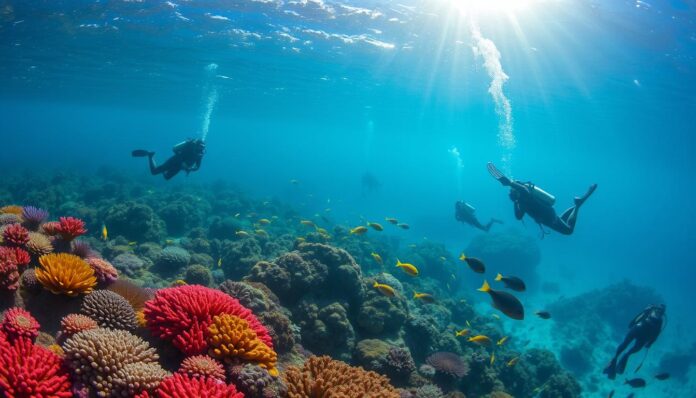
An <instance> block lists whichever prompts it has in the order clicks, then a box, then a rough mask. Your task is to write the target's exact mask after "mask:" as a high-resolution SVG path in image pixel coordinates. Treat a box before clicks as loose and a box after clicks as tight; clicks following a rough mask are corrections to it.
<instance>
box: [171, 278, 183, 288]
mask: <svg viewBox="0 0 696 398" xmlns="http://www.w3.org/2000/svg"><path fill="white" fill-rule="evenodd" d="M185 284H186V281H185V280H183V279H177V280H175V281H174V283H172V286H183V285H185Z"/></svg>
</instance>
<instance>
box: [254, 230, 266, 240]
mask: <svg viewBox="0 0 696 398" xmlns="http://www.w3.org/2000/svg"><path fill="white" fill-rule="evenodd" d="M254 233H255V234H256V235H257V236H260V237H263V238H268V232H266V231H264V230H263V229H257V230H256V231H254Z"/></svg>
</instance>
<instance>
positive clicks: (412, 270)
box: [396, 258, 418, 276]
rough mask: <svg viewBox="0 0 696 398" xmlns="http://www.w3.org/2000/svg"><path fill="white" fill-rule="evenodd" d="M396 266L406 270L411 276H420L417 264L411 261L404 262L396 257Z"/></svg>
mask: <svg viewBox="0 0 696 398" xmlns="http://www.w3.org/2000/svg"><path fill="white" fill-rule="evenodd" d="M396 266H397V267H399V268H401V269H402V270H404V272H405V273H407V274H408V275H411V276H418V268H416V266H415V265H413V264H409V263H402V262H401V261H399V259H398V258H397V259H396Z"/></svg>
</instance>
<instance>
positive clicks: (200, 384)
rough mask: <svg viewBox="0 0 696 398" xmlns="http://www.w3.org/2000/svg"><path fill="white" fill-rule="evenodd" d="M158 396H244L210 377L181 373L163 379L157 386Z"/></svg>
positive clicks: (184, 397)
mask: <svg viewBox="0 0 696 398" xmlns="http://www.w3.org/2000/svg"><path fill="white" fill-rule="evenodd" d="M156 396H157V397H159V398H191V397H206V398H244V394H242V393H240V392H237V389H236V388H235V387H234V386H233V385H227V384H225V383H223V382H220V381H219V380H216V379H212V378H202V377H191V376H188V375H183V374H181V373H175V374H174V375H173V376H171V377H168V378H166V379H164V381H162V382H161V383H160V385H159V387H158V388H157V395H156Z"/></svg>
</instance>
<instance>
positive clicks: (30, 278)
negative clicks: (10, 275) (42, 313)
mask: <svg viewBox="0 0 696 398" xmlns="http://www.w3.org/2000/svg"><path fill="white" fill-rule="evenodd" d="M20 282H21V285H22V288H23V289H24V290H26V291H29V292H36V291H38V290H39V289H40V288H41V284H40V283H39V280H38V279H36V270H35V269H34V268H29V269H28V270H26V271H24V272H22V277H21V279H20Z"/></svg>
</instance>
